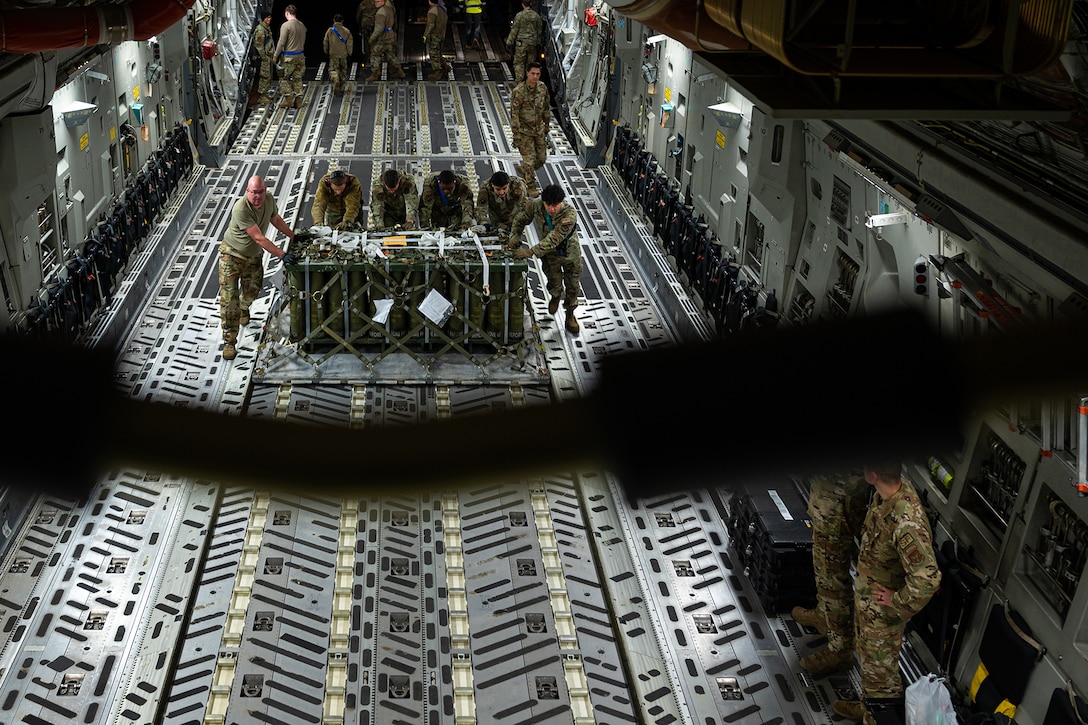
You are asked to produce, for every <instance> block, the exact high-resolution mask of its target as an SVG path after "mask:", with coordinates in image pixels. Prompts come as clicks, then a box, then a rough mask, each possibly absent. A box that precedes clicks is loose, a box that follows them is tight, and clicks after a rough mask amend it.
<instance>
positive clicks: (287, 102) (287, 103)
mask: <svg viewBox="0 0 1088 725" xmlns="http://www.w3.org/2000/svg"><path fill="white" fill-rule="evenodd" d="M293 99H294V96H284V97H283V98H281V99H280V108H294V107H295V103H294V100H293Z"/></svg>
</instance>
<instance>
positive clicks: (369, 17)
mask: <svg viewBox="0 0 1088 725" xmlns="http://www.w3.org/2000/svg"><path fill="white" fill-rule="evenodd" d="M377 12H378V8H376V7H374V0H363V1H362V2H361V3H359V7H358V8H356V9H355V20H356V22H358V23H359V40H360V42H361V44H362V46H363V47H362V48H360V49H359V50H361V51H362V52H363V65H367V64H368V63H370V59H369V58H368V54H369V53H370V36H371V35H373V33H374V15H375V13H377Z"/></svg>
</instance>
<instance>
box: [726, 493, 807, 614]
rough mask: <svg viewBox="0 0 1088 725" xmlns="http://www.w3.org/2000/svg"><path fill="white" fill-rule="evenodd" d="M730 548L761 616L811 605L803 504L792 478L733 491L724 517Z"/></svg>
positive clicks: (805, 516) (805, 513)
mask: <svg viewBox="0 0 1088 725" xmlns="http://www.w3.org/2000/svg"><path fill="white" fill-rule="evenodd" d="M726 526H727V527H728V529H729V536H730V538H731V548H732V550H733V551H734V552H736V555H737V559H738V560H739V562H740V564H741V565H742V566H743V571H744V574H745V576H746V577H747V579H748V582H749V583H750V584H751V585H752V588H753V589H755V591H756V594H757V595H758V596H759V601H760V604H762V605H763V609H764V611H765V612H766V614H767V615H770V616H773V615H775V614H777V613H779V612H783V611H787V610H789V609H790V608H792V607H793V606H794V605H801V606H804V607H812V606H815V604H816V584H815V581H814V580H813V572H812V524H811V521H810V519H809V517H808V503H807V502H806V501H805V499H804V497H803V496H802V495H801V493H800V491H799V490H798V487H797V485H796V484H795V483H793V482H792V481H785V482H783V484H782V485H780V486H768V487H766V488H755V487H753V488H750V489H748V490H745V491H738V492H737V493H736V494H735V495H734V496H733V497H732V499H731V500H730V503H729V516H728V518H727V520H726Z"/></svg>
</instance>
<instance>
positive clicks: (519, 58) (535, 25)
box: [506, 5, 541, 83]
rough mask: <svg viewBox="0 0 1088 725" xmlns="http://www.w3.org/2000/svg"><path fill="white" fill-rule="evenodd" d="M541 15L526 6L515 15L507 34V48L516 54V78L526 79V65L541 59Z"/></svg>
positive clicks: (519, 79)
mask: <svg viewBox="0 0 1088 725" xmlns="http://www.w3.org/2000/svg"><path fill="white" fill-rule="evenodd" d="M540 29H541V23H540V16H539V15H537V13H536V11H535V10H533V9H532V8H531V7H529V6H527V5H526V6H524V7H523V8H522V9H521V11H520V12H519V13H518V14H517V15H515V16H514V24H513V25H511V26H510V34H509V35H508V36H506V48H507V49H508V50H509V51H510V53H511V55H513V56H514V80H515V82H517V83H521V82H522V81H523V80H525V67H526V66H527V65H529V64H530V63H532V62H533V61H534V60H540Z"/></svg>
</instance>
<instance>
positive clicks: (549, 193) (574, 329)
mask: <svg viewBox="0 0 1088 725" xmlns="http://www.w3.org/2000/svg"><path fill="white" fill-rule="evenodd" d="M566 196H567V195H566V193H565V192H564V191H563V189H562V188H561V187H560V186H559V185H558V184H549V185H548V186H545V187H544V192H543V193H542V194H541V195H540V199H538V200H537V201H534V202H531V203H530V204H528V205H527V206H525V207H522V208H521V209H520V210H518V211H517V212H516V213H515V214H514V219H513V221H512V222H511V224H510V242H509V243H508V245H507V247H508V248H511V249H516V250H517V251H515V252H514V256H515V257H516V258H518V259H528V258H529V257H532V256H534V255H535V256H537V257H540V262H541V266H543V268H544V277H545V279H546V280H547V288H548V294H550V295H551V300H550V301H549V302H548V312H549V313H551V314H553V315H554V314H555V313H556V312H558V311H559V301H560V300H561V299H562V300H563V306H564V307H566V308H567V319H566V323H565V324H566V328H567V331H568V332H570V333H571V334H572V335H577V334H578V330H579V329H580V328H579V326H578V319H577V318H576V317H575V316H574V308H575V307H577V306H578V297H579V295H581V294H582V287H581V283H580V278H581V276H582V245H581V243H580V242H579V240H578V212H576V211H575V210H574V207H573V206H571V205H570V204H567V203H566V202H565V201H564V199H566ZM531 222H536V225H537V233H538V234H539V236H540V242H539V243H537V245H536V246H535V247H532V248H528V249H527V248H525V247H522V246H521V233H522V232H523V231H525V227H526V226H527V225H528V224H529V223H531Z"/></svg>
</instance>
